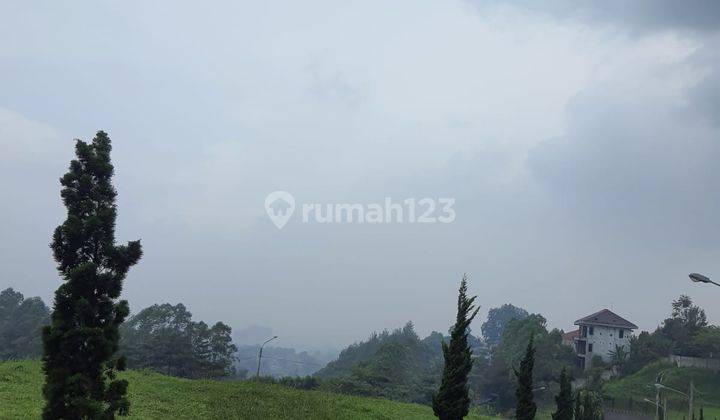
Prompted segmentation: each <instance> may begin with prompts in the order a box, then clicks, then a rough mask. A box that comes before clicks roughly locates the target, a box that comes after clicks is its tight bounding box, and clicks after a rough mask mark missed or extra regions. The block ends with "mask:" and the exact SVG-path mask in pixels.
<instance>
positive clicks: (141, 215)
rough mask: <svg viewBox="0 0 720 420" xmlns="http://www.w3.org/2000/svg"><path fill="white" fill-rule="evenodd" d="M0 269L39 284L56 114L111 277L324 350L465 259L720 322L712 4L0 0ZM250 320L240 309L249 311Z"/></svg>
mask: <svg viewBox="0 0 720 420" xmlns="http://www.w3.org/2000/svg"><path fill="white" fill-rule="evenodd" d="M0 37H1V38H2V39H4V40H5V42H2V43H0V196H1V197H2V200H1V201H0V221H2V222H1V225H0V235H1V237H0V289H4V288H6V287H14V288H15V289H16V290H18V291H21V292H22V293H24V294H25V295H26V296H41V297H42V298H43V299H45V300H46V301H48V302H50V301H51V298H52V295H53V292H54V290H55V289H56V288H57V286H58V285H59V284H60V279H59V276H58V274H57V272H56V270H55V263H54V261H53V260H52V257H51V253H50V249H49V248H48V244H49V242H50V240H51V234H52V231H53V230H54V228H55V226H57V225H58V224H60V223H62V221H63V220H64V218H65V210H64V208H63V207H62V205H61V202H60V199H59V188H60V187H59V183H58V178H59V177H60V176H61V175H62V174H63V173H64V171H65V170H66V169H67V166H68V163H69V161H70V160H71V159H72V157H73V144H74V139H76V138H80V139H84V140H90V139H92V137H93V135H94V133H95V132H96V131H97V130H105V131H106V132H108V133H109V135H110V137H111V138H112V140H113V147H114V148H113V162H114V164H115V168H116V177H115V184H116V187H117V189H118V193H119V197H118V207H119V216H118V221H117V222H118V226H117V229H118V230H117V239H118V241H121V242H124V241H128V240H134V239H138V238H141V239H142V244H143V248H144V257H143V259H142V261H141V262H140V263H139V264H138V265H137V266H136V267H134V268H133V269H132V270H131V272H130V274H129V276H128V278H127V280H126V282H125V288H124V292H123V297H124V298H125V299H128V300H129V302H130V306H131V309H132V310H133V311H135V312H137V311H139V310H140V309H142V308H144V307H146V306H149V305H151V304H154V303H164V302H170V303H173V304H174V303H178V302H182V303H184V304H185V305H186V306H187V307H188V308H189V309H190V310H191V311H192V312H193V314H194V316H195V317H196V318H198V319H203V320H206V321H209V322H214V321H218V320H222V321H224V322H226V323H228V324H229V325H231V326H232V327H233V328H234V329H235V330H238V331H240V330H246V329H248V330H246V331H256V332H257V331H261V332H263V333H264V332H267V333H272V334H277V335H278V336H279V337H280V338H279V339H278V341H277V343H278V345H284V346H295V347H298V348H303V349H324V348H341V347H343V346H345V345H348V344H350V343H352V342H355V341H357V340H360V339H362V338H364V337H367V336H368V335H369V334H370V333H371V332H372V331H377V330H382V329H384V328H395V327H399V326H402V325H403V324H405V323H406V322H407V321H410V320H411V321H413V322H414V323H415V326H416V330H417V331H418V333H420V334H421V335H425V334H427V333H429V332H430V331H432V330H439V331H447V328H448V327H449V325H450V324H451V323H452V322H453V320H454V317H455V304H456V297H457V286H458V284H459V280H460V278H461V277H462V275H463V273H467V275H468V279H469V289H470V292H471V293H473V294H477V295H478V300H477V301H478V303H479V304H480V305H481V312H480V315H479V317H478V320H477V321H476V322H475V323H474V324H473V330H474V331H476V332H478V333H479V331H480V325H481V323H482V321H483V320H484V317H485V314H486V312H487V310H488V309H490V308H492V307H497V306H500V305H502V304H504V303H508V302H511V303H513V304H515V305H517V306H521V307H524V308H526V309H527V310H528V311H530V312H534V313H541V314H543V315H544V316H545V317H546V318H547V320H548V325H549V326H550V327H557V328H561V329H564V330H566V331H567V330H569V329H571V328H572V324H573V322H574V321H575V320H576V319H579V318H581V317H583V316H585V315H588V314H590V313H593V312H596V311H598V310H600V309H603V308H608V309H612V310H614V311H615V312H617V313H618V314H620V315H621V316H623V317H625V318H627V319H629V320H631V321H632V322H634V323H636V324H638V325H639V326H640V327H641V328H642V329H654V328H655V326H657V324H658V323H659V322H660V321H661V320H662V319H663V318H665V317H667V316H668V315H669V312H670V302H671V301H672V300H673V299H674V298H677V297H678V296H679V295H681V294H688V295H690V296H691V297H692V298H693V299H694V301H695V302H696V303H698V304H699V305H701V306H703V307H704V308H705V309H706V310H707V313H708V317H709V319H710V320H711V321H713V322H715V323H718V322H720V310H719V309H718V304H717V303H718V302H719V301H720V289H717V288H715V289H712V288H710V287H702V286H699V285H695V284H692V283H690V282H689V280H688V278H687V274H688V273H689V272H701V273H704V274H706V275H709V276H710V277H714V276H717V277H720V238H719V237H718V232H719V229H720V188H718V183H717V180H718V179H719V178H720V165H718V162H720V3H718V2H716V1H711V0H707V1H700V0H697V1H687V2H676V1H671V0H659V1H651V0H639V1H635V2H625V1H621V0H608V1H604V2H590V1H572V0H550V1H547V2H533V1H518V2H508V3H504V2H497V1H479V0H477V1H475V0H443V1H437V0H397V1H393V2H387V1H374V0H362V1H343V2H337V1H315V0H308V1H304V2H294V1H273V0H269V1H263V2H246V1H232V2H230V1H227V2H223V1H218V2H213V3H212V4H203V5H201V4H199V3H197V2H182V1H172V2H171V1H157V2H142V1H124V2H111V1H79V2H73V3H72V4H65V3H64V4H60V3H57V2H52V1H39V2H9V1H2V2H0ZM278 190H280V191H287V192H289V193H291V194H292V195H293V197H294V199H295V201H296V203H297V206H298V208H300V207H301V206H302V204H303V203H323V204H332V203H361V204H368V203H383V202H384V200H385V198H386V197H389V198H391V199H392V200H393V201H394V202H403V200H405V199H415V200H420V199H422V198H426V197H427V198H431V199H433V200H437V199H438V198H452V199H454V200H455V201H454V207H453V209H454V211H455V216H456V217H455V220H454V221H453V222H452V223H425V224H423V223H402V224H399V223H382V224H366V223H324V224H323V223H303V221H302V218H301V215H300V214H299V210H298V211H296V212H295V213H294V215H293V217H292V218H291V219H290V220H289V221H288V223H287V225H286V226H284V227H283V228H282V229H278V228H277V227H276V226H275V225H274V224H273V223H272V221H271V220H270V219H269V218H268V215H267V213H266V209H265V198H266V196H267V195H268V194H270V193H271V192H273V191H278ZM258 326H259V327H258Z"/></svg>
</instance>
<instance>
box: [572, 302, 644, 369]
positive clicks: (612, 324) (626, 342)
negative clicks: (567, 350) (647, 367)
mask: <svg viewBox="0 0 720 420" xmlns="http://www.w3.org/2000/svg"><path fill="white" fill-rule="evenodd" d="M575 325H577V326H578V327H579V329H578V330H575V331H571V332H569V333H567V334H565V336H564V337H563V338H564V342H565V343H566V344H571V343H572V344H573V345H574V348H575V353H577V363H578V365H579V366H580V367H581V368H586V367H590V362H591V360H592V358H593V357H594V356H600V357H601V358H602V360H603V361H605V362H609V361H610V359H611V358H612V354H613V352H615V348H616V347H623V348H624V349H625V350H626V351H629V350H630V336H631V335H632V331H633V330H636V329H637V328H638V326H637V325H635V324H633V323H632V322H630V321H628V320H626V319H625V318H623V317H621V316H619V315H617V314H616V313H614V312H612V311H610V310H609V309H603V310H602V311H600V312H596V313H594V314H592V315H588V316H586V317H585V318H581V319H578V320H577V321H575Z"/></svg>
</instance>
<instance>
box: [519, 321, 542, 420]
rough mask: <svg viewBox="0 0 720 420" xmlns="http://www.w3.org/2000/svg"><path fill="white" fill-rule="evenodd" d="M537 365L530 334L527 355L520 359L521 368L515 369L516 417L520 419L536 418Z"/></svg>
mask: <svg viewBox="0 0 720 420" xmlns="http://www.w3.org/2000/svg"><path fill="white" fill-rule="evenodd" d="M534 365H535V347H534V346H533V337H532V335H531V336H530V341H529V342H528V345H527V349H526V350H525V356H524V357H523V359H522V360H521V361H520V370H519V371H518V370H515V377H516V378H517V381H518V384H517V390H516V391H515V397H516V398H517V408H516V410H515V418H517V419H518V420H532V419H534V418H535V412H536V411H537V405H535V401H533V366H534Z"/></svg>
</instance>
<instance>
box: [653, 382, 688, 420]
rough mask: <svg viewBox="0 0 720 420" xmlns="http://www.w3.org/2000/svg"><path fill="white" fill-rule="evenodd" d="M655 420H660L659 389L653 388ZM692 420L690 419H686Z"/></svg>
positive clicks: (657, 387)
mask: <svg viewBox="0 0 720 420" xmlns="http://www.w3.org/2000/svg"><path fill="white" fill-rule="evenodd" d="M655 420H660V387H659V386H656V387H655ZM688 420H692V419H688Z"/></svg>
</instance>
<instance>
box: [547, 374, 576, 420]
mask: <svg viewBox="0 0 720 420" xmlns="http://www.w3.org/2000/svg"><path fill="white" fill-rule="evenodd" d="M555 404H556V405H557V410H556V411H555V412H554V413H553V415H552V418H553V420H572V418H573V395H572V378H571V377H570V375H568V373H567V369H566V368H564V367H563V370H562V372H560V392H559V393H558V395H557V396H556V397H555Z"/></svg>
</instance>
